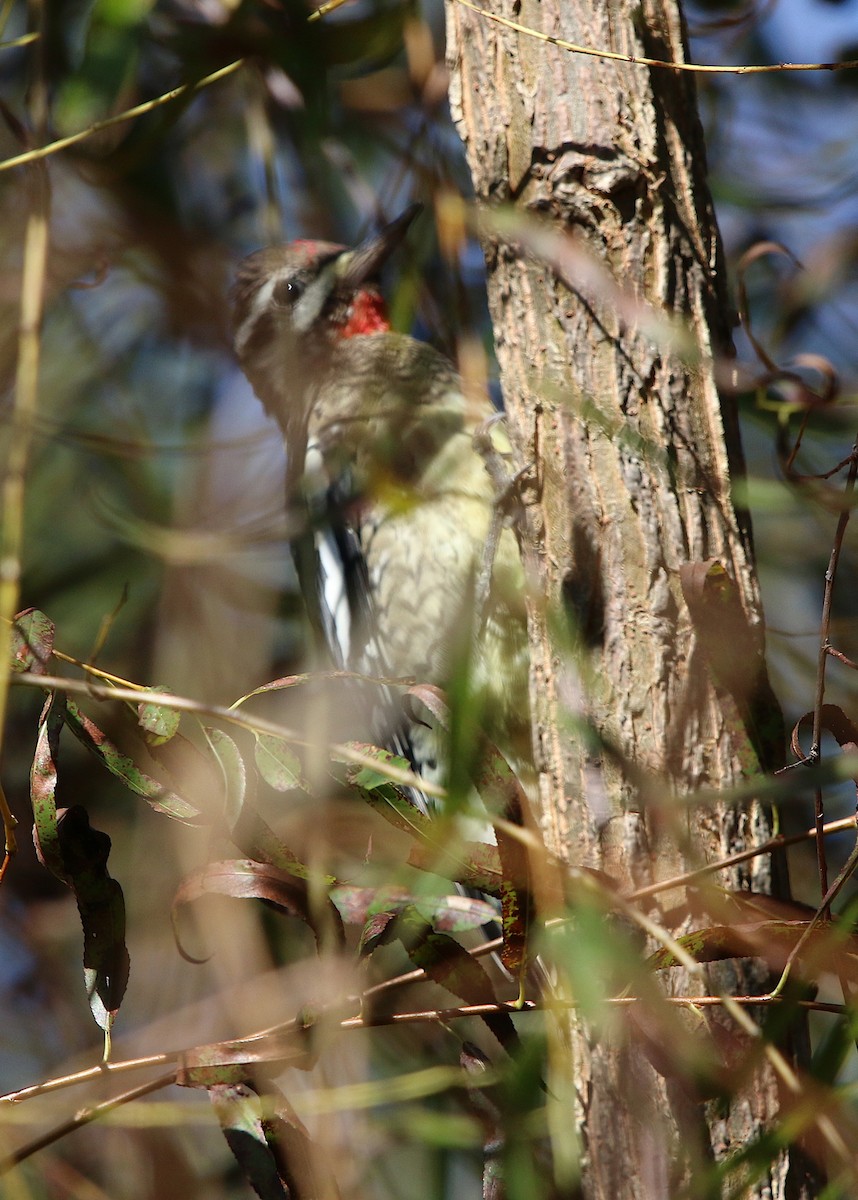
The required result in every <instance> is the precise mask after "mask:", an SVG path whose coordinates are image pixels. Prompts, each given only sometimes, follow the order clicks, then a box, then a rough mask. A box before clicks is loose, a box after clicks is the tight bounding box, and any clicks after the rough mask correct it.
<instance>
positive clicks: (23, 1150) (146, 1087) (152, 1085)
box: [0, 1071, 176, 1174]
mask: <svg viewBox="0 0 858 1200" xmlns="http://www.w3.org/2000/svg"><path fill="white" fill-rule="evenodd" d="M175 1081H176V1072H175V1071H170V1072H169V1074H167V1075H160V1076H159V1077H158V1078H157V1079H152V1080H150V1081H149V1082H148V1083H142V1084H140V1086H139V1087H136V1088H132V1089H131V1091H129V1092H123V1093H122V1095H120V1096H113V1097H111V1098H110V1099H109V1100H103V1101H102V1102H101V1103H100V1104H93V1105H91V1106H90V1107H89V1108H82V1109H81V1110H80V1111H79V1112H77V1113H75V1115H74V1116H73V1117H71V1118H70V1120H68V1121H63V1123H62V1124H61V1125H55V1126H54V1128H53V1129H49V1130H48V1132H47V1133H43V1134H42V1135H41V1137H37V1138H34V1139H33V1141H32V1142H27V1143H26V1145H24V1146H20V1147H19V1148H18V1149H17V1150H13V1151H12V1153H11V1154H7V1155H6V1157H5V1158H2V1159H0V1174H4V1173H5V1172H6V1171H10V1170H11V1169H12V1168H13V1167H17V1166H18V1165H19V1164H20V1163H22V1162H24V1160H25V1159H27V1158H31V1157H32V1156H33V1155H34V1154H36V1153H38V1151H39V1150H44V1149H45V1147H46V1146H51V1145H53V1143H54V1142H58V1141H59V1140H60V1138H63V1137H65V1136H66V1134H67V1133H74V1131H75V1130H76V1129H80V1128H81V1127H82V1126H84V1125H89V1123H90V1122H91V1121H95V1120H97V1119H98V1118H99V1117H102V1116H104V1114H105V1113H109V1112H112V1111H113V1110H114V1109H116V1108H119V1107H120V1106H121V1105H123V1104H128V1103H130V1102H131V1101H132V1100H139V1099H140V1097H141V1096H146V1095H148V1094H149V1093H150V1092H157V1091H160V1089H161V1088H164V1087H168V1086H169V1085H170V1084H171V1083H175Z"/></svg>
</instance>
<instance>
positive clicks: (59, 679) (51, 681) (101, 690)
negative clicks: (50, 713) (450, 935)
mask: <svg viewBox="0 0 858 1200" xmlns="http://www.w3.org/2000/svg"><path fill="white" fill-rule="evenodd" d="M11 682H12V683H13V684H16V685H18V684H20V685H22V686H24V687H35V688H43V689H48V690H50V689H54V688H55V689H56V690H57V691H61V692H71V693H72V694H74V695H77V696H89V697H90V698H91V699H93V700H123V701H131V702H132V703H133V704H157V705H162V706H163V707H164V708H173V709H175V710H176V711H177V712H187V713H193V714H195V715H196V716H200V717H208V718H209V719H212V720H216V721H224V722H226V723H227V724H230V725H235V726H237V727H238V728H239V729H246V730H248V731H249V732H250V733H269V734H271V735H272V736H273V737H279V738H282V739H283V740H284V741H288V742H292V743H294V745H296V746H313V745H316V743H315V742H311V741H310V740H309V739H308V738H307V737H306V735H304V734H301V733H298V732H297V730H294V729H289V728H288V727H287V726H285V725H278V724H276V723H275V722H274V721H266V720H265V718H264V717H256V716H253V717H246V716H242V715H240V714H239V713H237V712H235V711H234V710H233V709H231V708H225V707H223V705H220V704H202V703H201V702H200V701H198V700H191V699H190V697H188V696H175V695H173V694H172V693H171V692H156V691H148V690H147V689H145V688H135V687H104V686H103V685H101V684H97V683H87V682H85V681H84V680H80V679H65V678H64V677H63V676H61V675H36V674H33V673H32V672H31V671H21V672H20V673H19V674H17V675H13V676H12V679H11ZM328 750H329V751H330V752H331V753H332V754H335V755H338V756H341V757H342V758H343V759H344V760H345V761H346V762H350V763H356V764H357V765H358V766H361V767H369V768H370V769H371V770H373V771H377V772H378V773H379V774H380V775H384V776H385V777H386V778H388V779H390V780H391V781H392V782H393V783H399V784H402V786H403V787H417V788H421V789H422V790H423V791H424V792H426V793H427V794H428V795H430V796H437V797H438V798H439V799H441V800H443V799H444V798H445V797H446V795H447V792H446V790H445V789H444V788H443V787H441V786H440V785H439V784H434V783H431V782H430V781H429V780H427V779H423V778H422V776H420V775H415V773H414V772H413V771H404V770H400V769H399V768H398V767H395V766H392V765H391V764H390V763H385V762H381V761H379V759H377V758H373V757H372V755H370V754H364V753H363V752H362V751H360V750H356V749H355V748H354V747H353V746H349V745H346V744H345V743H344V742H329V743H328Z"/></svg>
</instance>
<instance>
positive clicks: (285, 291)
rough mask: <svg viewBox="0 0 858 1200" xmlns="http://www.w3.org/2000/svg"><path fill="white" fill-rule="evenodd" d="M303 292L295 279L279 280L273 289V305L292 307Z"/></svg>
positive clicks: (302, 288) (301, 286)
mask: <svg viewBox="0 0 858 1200" xmlns="http://www.w3.org/2000/svg"><path fill="white" fill-rule="evenodd" d="M303 290H304V287H303V285H302V284H301V283H299V282H298V280H297V279H281V280H280V282H279V283H278V284H277V285H276V287H275V288H274V303H275V304H283V305H292V304H294V303H295V301H296V300H297V299H298V297H299V296H300V295H301V293H302V292H303Z"/></svg>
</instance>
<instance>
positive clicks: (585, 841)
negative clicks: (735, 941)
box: [448, 0, 813, 1200]
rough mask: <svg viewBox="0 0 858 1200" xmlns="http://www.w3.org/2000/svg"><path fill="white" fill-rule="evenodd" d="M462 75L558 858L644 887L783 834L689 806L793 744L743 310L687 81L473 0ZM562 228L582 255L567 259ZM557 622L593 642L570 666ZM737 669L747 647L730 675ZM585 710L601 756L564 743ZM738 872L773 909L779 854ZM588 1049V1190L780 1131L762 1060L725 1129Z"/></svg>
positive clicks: (577, 1049)
mask: <svg viewBox="0 0 858 1200" xmlns="http://www.w3.org/2000/svg"><path fill="white" fill-rule="evenodd" d="M491 8H492V11H493V12H495V13H498V14H500V15H502V16H504V17H507V18H508V19H510V20H513V21H516V22H519V23H521V24H522V25H525V26H529V27H531V28H535V29H538V30H540V31H541V32H543V33H545V34H548V35H552V36H554V37H556V38H561V39H564V40H567V41H570V42H573V43H576V44H578V45H584V46H590V47H596V48H599V49H605V50H609V51H612V52H617V53H620V54H630V55H637V56H647V57H651V58H659V59H665V60H674V61H681V60H683V59H684V58H685V56H686V46H685V34H684V28H683V22H682V18H681V15H680V13H679V11H678V7H677V4H676V3H674V2H673V0H644V3H643V5H641V4H640V0H612V2H611V3H610V4H604V3H601V2H599V0H495V3H493V4H492V5H491ZM448 57H449V62H450V65H451V76H452V77H451V103H452V110H453V116H454V120H455V121H456V123H457V125H458V128H459V131H460V133H461V136H462V138H463V140H464V142H465V146H466V150H467V154H468V160H469V163H470V168H471V173H472V177H473V183H474V190H475V192H476V196H477V201H478V205H479V206H480V208H481V209H482V211H483V213H484V215H486V216H487V221H486V229H487V230H488V233H487V236H486V238H485V252H486V261H487V266H488V288H489V303H490V310H491V315H492V320H493V323H494V331H495V342H496V347H497V355H498V361H499V363H500V368H501V377H502V383H503V392H504V397H505V402H506V408H507V412H508V419H509V425H510V430H511V434H512V437H513V441H514V444H515V446H516V448H517V454H518V459H519V462H518V464H517V465H519V466H520V467H528V466H535V468H536V475H537V478H538V486H537V487H535V488H534V489H533V493H532V495H530V496H529V497H528V501H529V502H528V505H527V510H526V521H525V524H526V537H525V543H526V553H527V554H528V556H529V557H531V558H532V559H533V562H532V564H531V566H532V577H533V578H535V580H537V581H538V583H537V585H536V587H535V589H534V590H535V593H537V594H538V595H539V598H538V599H536V600H534V601H533V602H532V603H531V611H530V625H531V630H530V632H531V643H532V661H533V668H532V680H531V684H532V686H531V697H532V703H533V708H534V718H535V733H534V743H535V755H536V766H537V769H538V772H539V811H538V814H537V817H538V821H539V824H540V826H541V829H542V833H543V836H544V838H545V841H546V844H547V845H548V847H549V849H551V850H552V851H555V852H556V853H558V854H559V855H561V856H562V857H563V858H565V859H567V860H568V861H570V862H572V863H576V864H582V863H583V864H588V865H592V866H598V867H600V868H602V869H603V870H606V871H608V872H610V873H611V874H612V875H613V876H615V877H617V878H619V879H620V880H621V881H622V883H623V884H624V885H626V886H639V885H642V884H645V883H647V882H650V881H651V880H652V878H653V877H665V876H666V875H668V874H669V873H671V872H673V871H675V870H676V869H677V868H679V869H681V868H682V867H683V865H684V860H685V859H686V858H688V859H689V861H690V862H692V863H693V864H694V865H697V863H698V862H699V861H700V860H701V859H704V860H705V859H713V858H717V857H721V856H723V855H724V854H725V853H729V852H732V851H734V850H736V849H738V848H742V847H744V846H746V845H749V844H753V843H754V842H755V841H759V840H762V839H764V838H765V837H767V836H769V833H770V828H769V819H768V814H767V812H766V811H765V809H763V807H762V806H760V805H759V804H757V803H756V802H751V803H747V804H736V803H734V802H732V801H731V802H729V803H725V804H724V805H715V806H712V805H710V806H708V807H703V806H695V805H691V804H688V803H676V804H673V805H671V803H670V801H671V798H675V797H677V796H682V795H685V794H687V793H690V792H694V791H695V790H697V789H700V788H704V787H705V788H707V789H710V788H711V789H716V790H718V791H724V790H726V789H729V788H730V787H731V786H732V785H735V784H736V783H737V782H738V781H739V780H740V779H741V778H742V777H743V773H746V772H747V769H748V762H749V758H748V753H749V751H751V750H756V751H757V759H758V760H759V759H761V758H765V757H766V754H767V753H768V756H769V759H770V761H768V762H763V763H762V766H763V768H764V769H766V768H770V767H771V766H772V765H777V764H773V763H772V761H771V755H772V753H775V754H776V753H777V750H774V751H772V745H773V739H772V738H771V737H769V738H768V740H766V739H765V738H757V737H755V736H751V737H750V738H749V737H748V735H747V733H746V731H745V729H744V727H743V725H742V722H741V721H739V720H737V711H738V712H739V715H740V716H744V718H745V725H748V724H749V721H748V714H749V713H753V712H754V711H756V712H757V714H759V713H760V712H761V711H762V712H763V715H764V716H767V717H768V719H769V721H771V720H772V717H773V716H774V718H775V720H777V708H776V704H775V703H774V701H773V699H772V697H771V693H770V692H769V690H768V687H767V683H766V677H765V666H764V659H763V631H762V618H761V612H760V602H759V592H758V586H757V580H756V577H755V573H754V565H753V560H752V553H751V543H750V535H749V531H748V528H747V525H746V523H745V522H744V520H743V519H741V518H740V517H737V513H736V511H735V510H734V507H733V503H732V499H731V492H730V484H731V474H732V478H733V479H735V478H736V475H737V473H739V472H741V469H742V461H741V448H740V444H739V436H738V427H737V422H736V415H735V412H734V407H733V404H732V402H731V401H730V400H729V399H728V398H725V399H723V400H722V399H721V398H719V395H718V392H717V389H716V382H715V364H716V363H723V362H724V361H725V359H727V358H728V357H729V353H730V332H729V306H728V303H727V299H726V290H725V275H724V264H723V258H722V251H721V244H720V240H719V235H718V229H717V226H716V222H715V217H714V214H713V210H712V203H711V199H710V196H709V192H708V188H707V185H706V162H705V153H704V146H703V139H702V131H701V128H700V124H699V120H698V117H697V110H696V97H695V86H694V82H693V80H692V78H691V76H690V75H688V74H681V73H672V72H670V71H667V70H657V69H654V70H651V69H648V68H646V67H643V66H638V65H634V64H629V63H617V62H608V61H604V60H599V59H595V58H592V57H584V56H581V55H579V54H574V53H570V52H568V51H566V50H563V49H561V48H559V47H556V46H552V45H550V44H546V43H545V42H544V41H538V40H536V39H534V38H532V37H529V36H526V35H524V34H522V33H520V32H516V31H513V30H511V29H509V28H505V27H503V26H501V25H499V24H497V23H495V22H492V21H490V20H488V19H486V18H484V17H481V16H479V15H477V14H476V13H474V12H473V11H471V10H469V9H467V8H465V7H464V6H463V5H461V4H459V3H458V2H457V0H448ZM501 205H512V206H514V210H515V212H516V213H517V214H518V215H519V220H521V218H523V217H524V216H525V215H527V214H530V216H531V222H530V223H524V224H520V226H519V236H518V238H517V237H516V233H515V228H516V226H515V224H514V222H510V226H509V227H510V229H511V230H512V231H513V232H512V233H511V235H510V237H509V238H504V239H502V238H501V237H500V236H499V222H500V221H502V220H504V216H503V212H502V211H501V213H500V215H499V216H498V215H496V216H495V217H492V210H494V209H497V208H498V206H501ZM535 215H538V216H539V217H540V218H542V219H543V220H544V221H545V222H546V223H548V224H550V226H552V227H553V229H554V234H555V240H554V241H553V242H552V241H550V240H549V241H548V242H547V243H546V239H545V236H544V235H543V234H537V233H534V231H533V227H532V217H533V216H535ZM492 222H494V223H492ZM561 231H562V232H563V233H565V234H566V235H567V239H568V238H571V239H572V240H571V242H570V241H568V240H567V242H566V245H565V247H563V246H561V244H560V242H559V240H557V238H556V235H557V234H558V233H560V232H561ZM540 237H541V238H542V249H543V251H544V249H545V245H546V244H547V245H548V246H549V251H548V252H547V253H544V252H543V253H541V256H540V257H537V255H536V254H535V253H532V252H529V251H533V250H534V249H535V248H536V247H537V241H538V240H539V238H540ZM516 240H517V241H518V244H515V242H516ZM588 256H589V260H590V261H589V262H588ZM592 260H595V261H596V262H597V263H598V264H601V266H600V268H599V269H594V267H593V264H592ZM602 276H604V277H603V278H602ZM680 329H681V331H682V332H681V333H680V332H679V330H680ZM711 560H717V563H718V564H720V567H717V566H713V565H712V563H711ZM689 564H704V565H701V566H698V567H696V568H694V569H693V570H690V568H689ZM705 564H709V566H707V565H705ZM721 568H723V569H724V571H726V576H729V577H730V578H731V579H732V580H733V581H734V586H732V587H730V586H729V585H728V592H729V593H730V595H731V596H732V597H733V598H734V600H736V607H737V608H738V599H737V598H740V600H741V608H740V609H739V616H738V625H736V627H735V630H734V632H735V638H732V639H730V638H728V641H729V640H733V646H732V651H733V655H732V656H733V657H739V658H742V659H743V663H742V664H740V673H741V672H742V671H744V672H745V673H744V677H743V678H744V683H743V687H744V693H745V694H744V696H741V695H739V692H740V691H741V690H742V689H741V688H739V689H737V688H734V687H733V686H732V684H730V682H729V681H727V682H726V684H725V680H724V679H723V678H721V679H719V678H718V677H717V667H718V664H717V663H715V662H713V657H714V658H717V647H713V644H712V641H713V639H712V637H706V636H701V620H705V613H704V614H703V617H701V614H700V612H695V613H692V611H690V609H689V603H691V608H692V609H694V608H695V603H694V596H695V587H697V594H698V595H702V594H703V592H705V590H706V587H707V586H708V584H707V582H706V581H707V580H708V579H710V578H712V576H710V575H708V574H707V572H708V571H709V570H714V571H715V572H718V571H719V570H720V569H721ZM681 572H682V578H681V577H680V576H681ZM695 572H696V575H695ZM726 576H724V575H722V576H721V578H722V579H726ZM695 579H696V581H697V583H696V584H695ZM543 598H544V602H542V601H543ZM697 607H699V606H697ZM558 613H565V614H566V615H567V616H568V617H569V618H570V624H571V625H572V626H573V628H574V635H573V636H574V641H575V646H576V650H575V653H574V654H570V653H569V642H568V641H566V642H565V644H564V634H563V632H562V631H561V632H558V629H559V628H560V627H559V624H558V621H557V620H556V617H557V614H558ZM735 616H736V614H735V612H734V614H733V618H735ZM710 624H711V613H710ZM715 624H716V626H717V624H718V619H717V617H716V621H715ZM725 628H727V629H728V628H729V625H727V626H725ZM711 632H712V631H711V630H710V633H711ZM721 632H722V634H723V633H724V632H725V630H724V629H722V631H721ZM718 637H719V635H718V631H717V629H716V630H715V632H714V640H715V642H717V641H718ZM730 658H731V654H730V647H729V646H727V647H726V655H725V659H724V661H722V663H721V666H722V667H723V668H724V669H725V670H726V671H727V672H728V673H729V670H730V663H729V660H730ZM713 672H714V674H713ZM716 684H717V685H718V686H716ZM752 692H753V695H752V694H751V693H752ZM757 702H758V703H757ZM737 706H738V708H737ZM582 717H583V718H585V719H586V721H587V722H589V723H592V725H593V727H594V728H595V729H596V730H597V731H598V734H599V735H600V737H601V739H602V748H603V749H602V751H601V752H599V751H598V750H595V751H594V750H593V749H592V747H590V748H589V750H588V748H587V747H586V746H585V745H584V744H583V741H582V739H581V738H576V737H575V736H573V735H569V733H568V732H567V733H564V732H563V731H564V730H567V731H568V730H569V728H570V721H571V723H572V725H573V726H574V722H575V720H577V721H578V722H579V727H580V722H581V718H582ZM777 741H778V739H777V737H775V738H774V744H776V743H777ZM781 744H782V743H781ZM606 746H611V747H613V748H614V750H613V751H612V752H611V753H605V751H604V747H606ZM758 767H759V761H758ZM666 829H668V830H669V831H670V833H671V834H672V836H671V837H669V838H668V837H666V836H665V830H666ZM721 880H722V881H723V882H725V883H727V884H729V885H730V886H732V887H742V886H743V887H745V888H748V887H752V888H753V889H754V890H755V891H759V892H768V891H770V890H772V883H773V881H772V865H771V861H770V860H769V859H768V858H760V859H755V860H752V862H751V863H750V864H748V865H747V867H745V868H741V869H737V870H736V871H734V872H731V874H730V875H729V876H722V877H721ZM675 896H676V893H673V895H672V897H671V898H672V899H673V898H675ZM719 979H720V986H722V987H724V988H726V989H737V990H739V991H740V992H750V993H752V992H754V991H759V990H762V986H763V981H762V980H761V978H760V972H759V971H755V969H754V967H753V965H752V964H749V963H745V962H739V961H737V962H735V963H731V964H730V971H729V973H727V972H726V971H725V970H724V969H722V970H721V971H720V972H719ZM674 986H675V987H677V988H679V989H681V986H682V985H681V984H676V985H674ZM572 1044H573V1051H574V1062H575V1095H576V1107H577V1113H576V1117H577V1125H578V1128H579V1132H580V1136H581V1148H582V1158H581V1162H582V1164H583V1166H582V1170H583V1177H582V1187H583V1191H584V1194H585V1195H587V1196H588V1197H593V1198H596V1197H599V1198H601V1197H605V1198H606V1200H620V1198H621V1197H626V1196H628V1197H644V1196H645V1197H650V1196H652V1197H656V1196H667V1195H669V1194H671V1191H672V1189H673V1188H674V1187H675V1186H676V1185H677V1183H678V1182H679V1181H680V1180H682V1179H683V1178H685V1179H686V1181H687V1178H688V1170H689V1167H688V1163H687V1162H686V1163H683V1162H682V1159H683V1155H684V1154H685V1153H686V1152H687V1150H688V1146H689V1142H695V1143H696V1145H697V1148H698V1151H699V1153H701V1154H702V1155H703V1157H704V1158H709V1159H711V1158H713V1157H714V1158H715V1159H723V1158H724V1157H725V1156H727V1155H729V1153H730V1152H731V1151H733V1150H736V1149H738V1148H740V1147H742V1146H744V1145H747V1143H748V1142H749V1141H751V1140H752V1139H754V1138H755V1137H757V1136H759V1135H760V1134H761V1132H762V1131H763V1130H764V1129H766V1128H767V1127H769V1126H770V1125H771V1123H772V1121H773V1119H775V1118H776V1116H777V1113H778V1107H779V1096H778V1088H777V1086H776V1081H775V1079H774V1077H773V1075H772V1073H771V1072H770V1071H769V1070H768V1068H767V1067H766V1066H764V1065H761V1067H760V1069H759V1070H758V1071H757V1072H756V1073H755V1075H754V1078H753V1081H752V1084H751V1085H749V1089H748V1090H746V1092H745V1093H744V1094H740V1095H737V1096H735V1097H734V1102H733V1106H732V1109H731V1111H730V1112H729V1114H727V1115H726V1116H725V1114H724V1113H723V1111H722V1112H719V1113H718V1114H717V1115H715V1114H713V1113H710V1112H708V1111H707V1112H704V1111H703V1110H702V1109H700V1108H697V1106H696V1105H689V1104H688V1102H687V1101H685V1100H683V1099H682V1098H680V1099H679V1100H677V1098H676V1096H675V1095H674V1094H673V1093H674V1092H676V1091H677V1090H678V1089H674V1088H672V1087H671V1086H670V1085H668V1084H666V1083H665V1081H664V1079H663V1078H662V1077H661V1076H660V1075H659V1073H658V1072H657V1071H656V1070H655V1069H654V1068H653V1067H652V1066H651V1065H650V1061H649V1059H648V1058H647V1057H646V1056H645V1055H644V1054H643V1053H641V1052H640V1051H636V1050H635V1049H634V1047H633V1044H632V1043H631V1042H630V1043H628V1044H627V1045H626V1046H625V1047H624V1048H623V1049H620V1048H618V1047H612V1046H610V1045H606V1044H601V1043H599V1042H598V1041H595V1040H594V1039H593V1037H592V1036H591V1035H588V1033H587V1031H586V1030H584V1029H582V1028H580V1027H579V1026H577V1025H573V1029H572ZM650 1057H652V1056H650ZM689 1108H691V1109H693V1112H691V1114H689V1111H687V1110H688V1109H689ZM707 1118H708V1120H707ZM692 1127H693V1132H692V1133H690V1130H691V1129H692ZM803 1170H804V1168H803V1165H802V1162H801V1156H798V1160H797V1162H793V1161H791V1158H790V1155H789V1154H784V1156H783V1157H781V1158H779V1159H775V1161H774V1162H773V1163H772V1166H771V1170H770V1173H769V1176H768V1178H766V1179H763V1180H761V1181H758V1183H757V1184H756V1185H755V1188H756V1190H755V1191H753V1192H749V1193H747V1194H749V1195H750V1194H754V1195H759V1196H772V1197H785V1196H787V1195H788V1196H790V1197H798V1196H803V1195H807V1196H809V1195H812V1194H813V1191H812V1190H811V1189H812V1184H811V1183H810V1182H809V1181H808V1179H807V1178H806V1177H805V1176H804V1174H803Z"/></svg>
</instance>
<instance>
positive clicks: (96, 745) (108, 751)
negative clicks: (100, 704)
mask: <svg viewBox="0 0 858 1200" xmlns="http://www.w3.org/2000/svg"><path fill="white" fill-rule="evenodd" d="M66 724H67V725H68V727H69V729H70V730H71V732H72V733H73V734H74V735H75V737H76V738H77V739H78V740H79V741H80V742H82V743H83V745H84V746H86V748H87V750H89V751H91V753H93V754H94V755H95V756H96V758H98V759H100V761H101V762H102V763H103V764H104V766H105V767H107V769H108V771H110V772H111V773H112V774H113V775H115V776H116V777H117V778H118V779H121V780H122V782H123V783H124V784H125V786H126V787H127V788H129V789H130V791H132V792H135V793H136V794H137V795H138V796H142V797H143V798H144V799H145V800H147V801H148V802H149V804H150V805H151V806H152V808H154V809H155V811H156V812H162V813H165V814H166V815H167V816H168V817H173V818H174V819H175V820H177V821H182V822H184V823H186V824H196V823H198V822H199V820H200V817H201V812H200V809H199V808H196V807H194V805H192V804H190V803H189V802H188V801H187V800H185V799H184V797H182V796H179V795H177V793H175V792H172V791H170V789H169V788H168V787H165V785H164V784H163V783H160V782H159V781H158V780H157V779H154V778H153V777H152V776H151V775H148V774H147V773H146V772H145V771H144V770H142V768H140V767H139V766H138V765H137V763H135V762H134V759H133V758H130V757H129V756H128V755H127V754H123V752H122V751H121V750H120V749H119V747H118V746H117V745H116V743H115V742H113V741H112V740H111V739H110V738H109V737H108V736H107V734H106V733H105V732H104V731H103V730H102V729H99V727H98V726H97V725H96V724H95V722H94V721H93V720H91V718H90V717H88V716H87V715H86V714H85V713H83V712H82V711H81V710H80V708H78V706H77V705H76V704H75V703H74V702H73V701H71V700H70V701H68V704H67V712H66Z"/></svg>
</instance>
